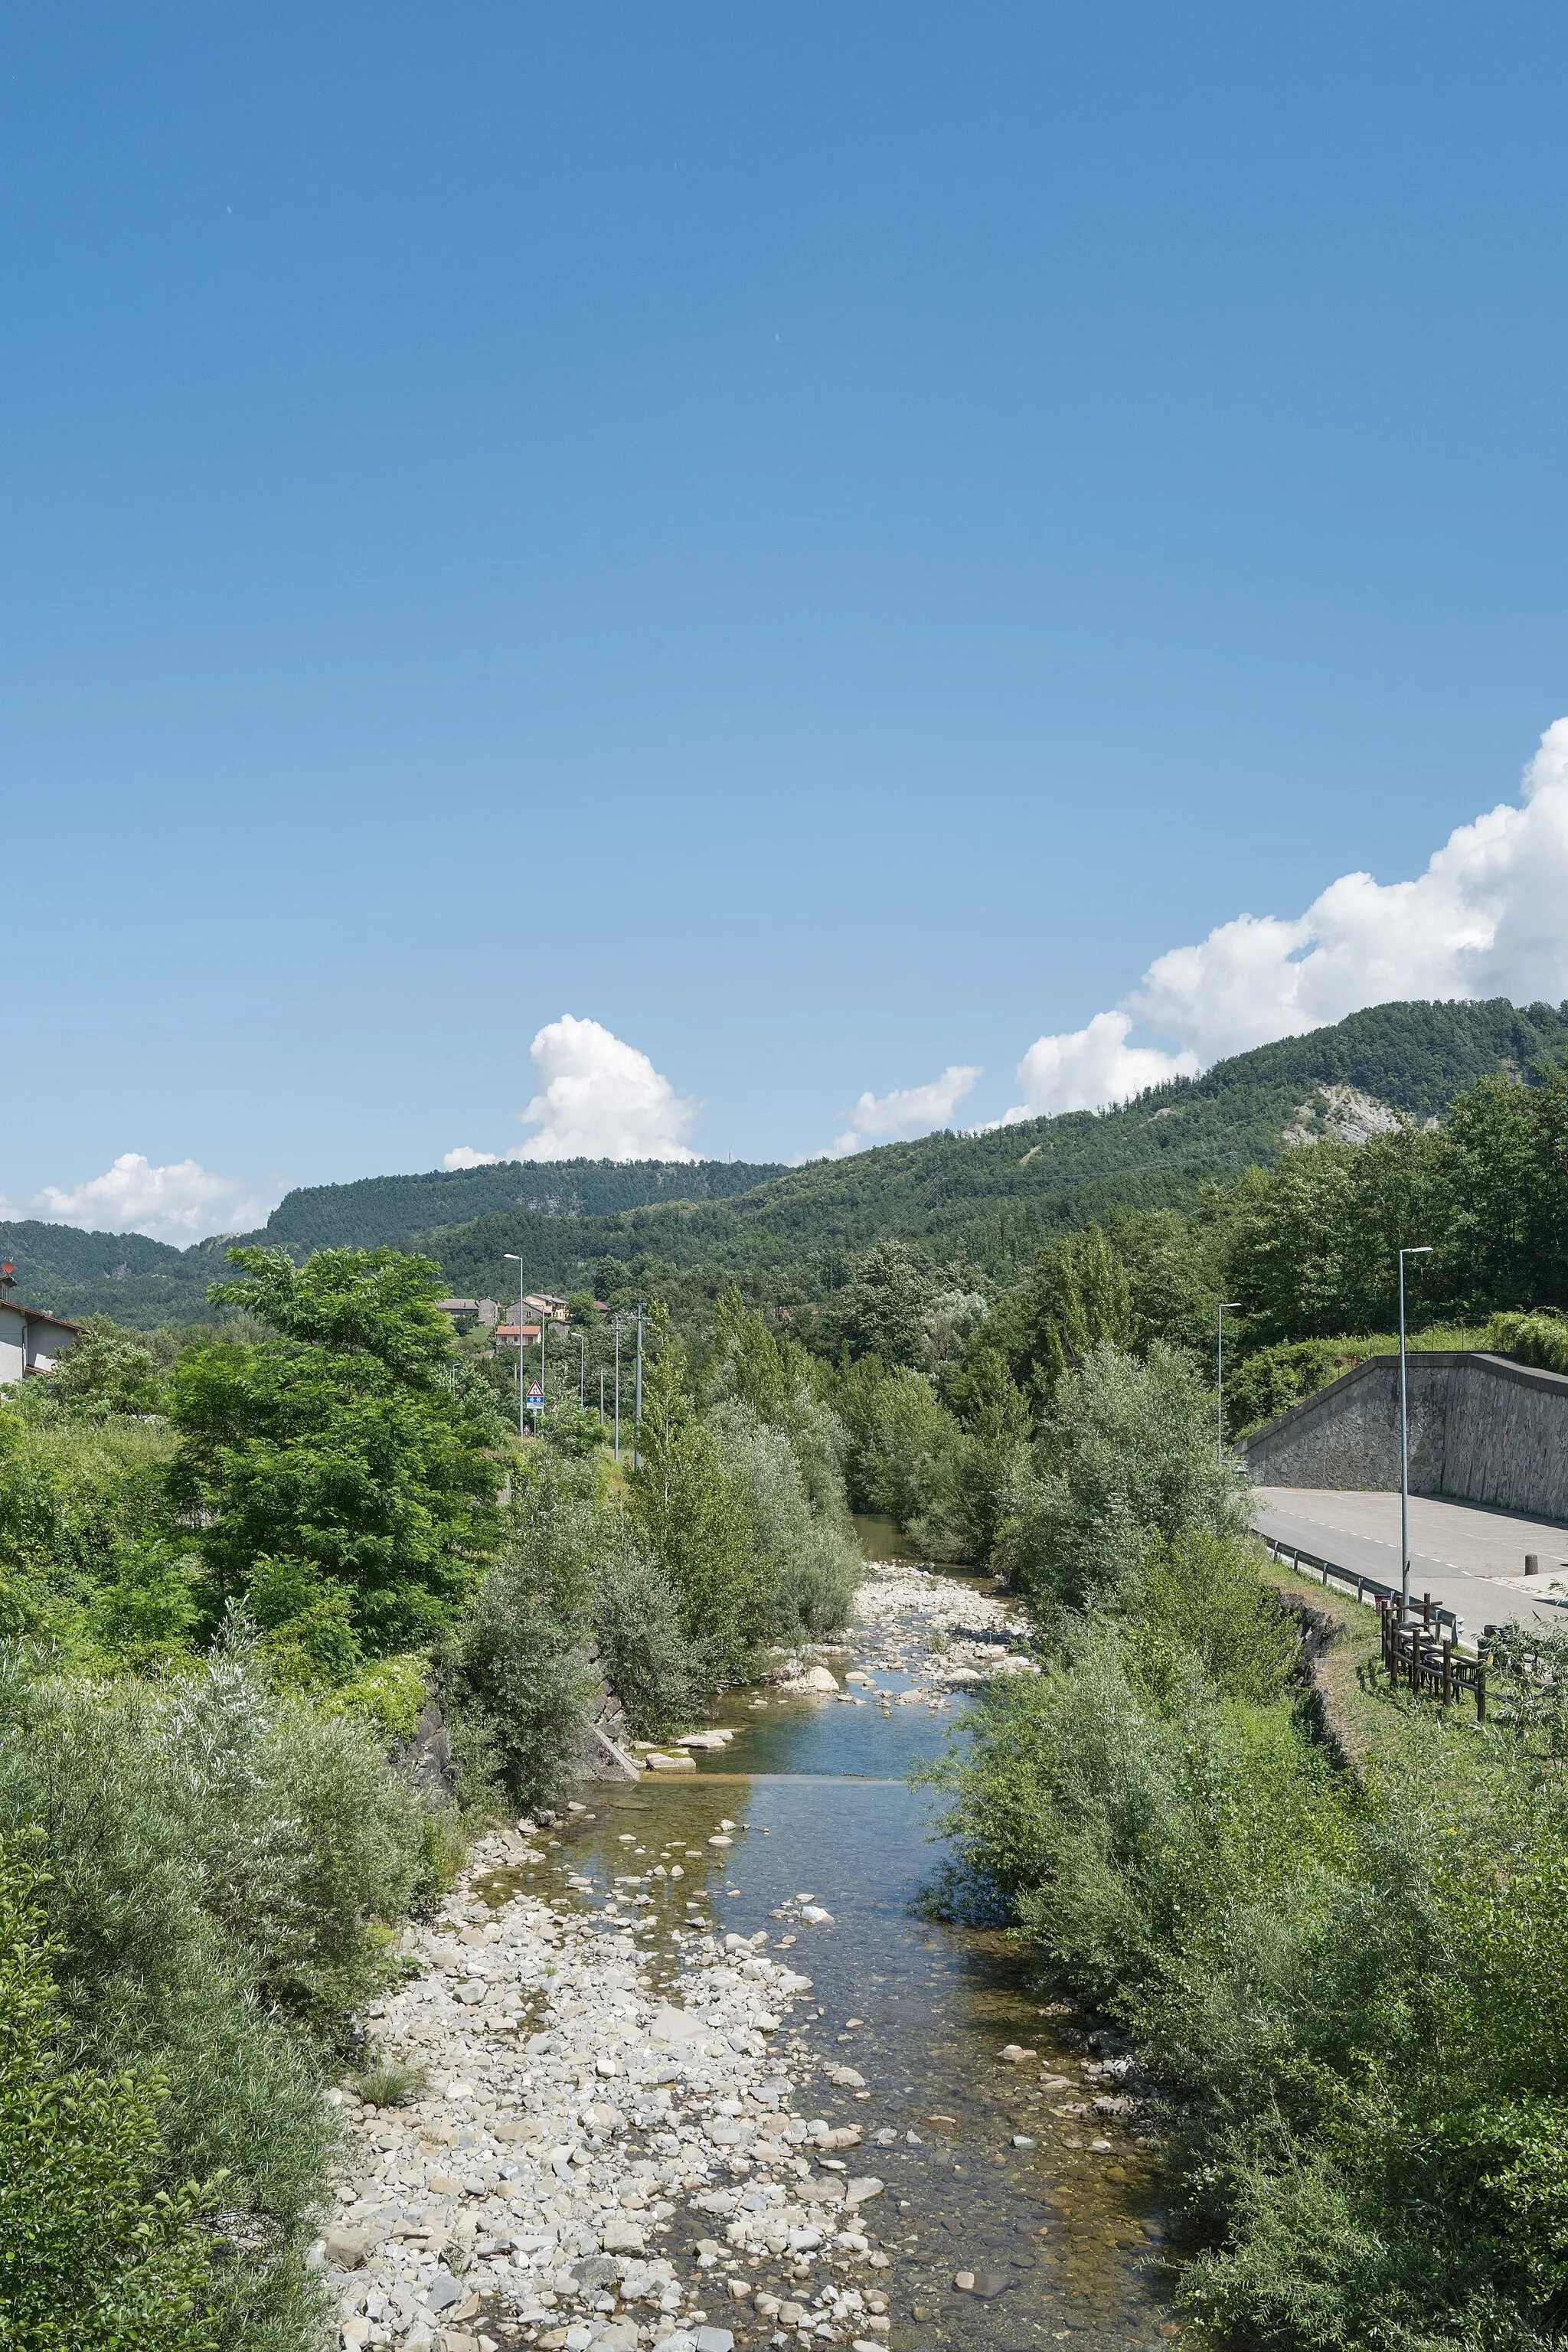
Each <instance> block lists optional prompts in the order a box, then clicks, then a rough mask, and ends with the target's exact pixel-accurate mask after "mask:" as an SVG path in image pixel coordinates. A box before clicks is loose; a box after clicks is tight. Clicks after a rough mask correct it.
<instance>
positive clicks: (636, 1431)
mask: <svg viewBox="0 0 1568 2352" xmlns="http://www.w3.org/2000/svg"><path fill="white" fill-rule="evenodd" d="M641 1436H642V1300H641V1299H640V1298H639V1299H638V1300H637V1417H636V1419H635V1420H634V1422H633V1423H632V1468H633V1469H634V1470H640V1469H641V1468H642V1454H641V1453H640V1451H639V1450H638V1441H639V1439H640V1438H641Z"/></svg>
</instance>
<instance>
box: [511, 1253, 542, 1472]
mask: <svg viewBox="0 0 1568 2352" xmlns="http://www.w3.org/2000/svg"><path fill="white" fill-rule="evenodd" d="M501 1255H502V1257H504V1258H505V1259H507V1261H508V1262H509V1264H510V1265H515V1266H516V1268H517V1433H518V1435H519V1436H520V1437H526V1436H527V1435H528V1425H527V1420H526V1415H527V1411H528V1408H527V1406H526V1405H525V1404H524V1402H523V1399H524V1398H525V1397H526V1396H527V1394H528V1391H527V1390H526V1389H525V1388H524V1386H523V1384H522V1260H521V1258H520V1257H519V1256H518V1255H517V1252H516V1251H515V1250H502V1252H501ZM541 1341H542V1334H541ZM543 1362H544V1357H543V1352H542V1346H541V1354H540V1365H541V1368H542V1367H543Z"/></svg>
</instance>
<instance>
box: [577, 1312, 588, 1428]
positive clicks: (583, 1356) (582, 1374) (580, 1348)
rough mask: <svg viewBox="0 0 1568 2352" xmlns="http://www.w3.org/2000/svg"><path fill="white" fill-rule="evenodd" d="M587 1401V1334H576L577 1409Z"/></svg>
mask: <svg viewBox="0 0 1568 2352" xmlns="http://www.w3.org/2000/svg"><path fill="white" fill-rule="evenodd" d="M587 1402H588V1335H587V1333H586V1332H585V1331H579V1332H578V1334H577V1403H578V1407H579V1410H581V1408H582V1407H583V1406H584V1405H585V1404H586V1403H587Z"/></svg>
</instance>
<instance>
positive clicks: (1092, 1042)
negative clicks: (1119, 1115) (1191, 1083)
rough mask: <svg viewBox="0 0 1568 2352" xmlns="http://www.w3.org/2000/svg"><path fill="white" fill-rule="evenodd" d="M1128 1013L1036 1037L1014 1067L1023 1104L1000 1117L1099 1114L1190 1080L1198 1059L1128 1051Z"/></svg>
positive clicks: (1139, 1048)
mask: <svg viewBox="0 0 1568 2352" xmlns="http://www.w3.org/2000/svg"><path fill="white" fill-rule="evenodd" d="M1131 1027H1132V1016H1131V1013H1096V1014H1095V1016H1094V1018H1093V1020H1092V1021H1091V1022H1089V1025H1088V1026H1087V1028H1083V1029H1068V1030H1066V1031H1064V1032H1063V1033H1062V1034H1061V1035H1059V1036H1056V1037H1037V1038H1036V1040H1035V1042H1034V1044H1033V1045H1031V1046H1030V1048H1029V1050H1028V1052H1027V1053H1026V1055H1025V1056H1024V1058H1023V1060H1022V1061H1021V1062H1020V1063H1019V1065H1018V1076H1019V1078H1020V1079H1021V1081H1022V1082H1023V1087H1024V1100H1023V1102H1022V1103H1020V1104H1018V1105H1017V1106H1016V1108H1014V1109H1012V1110H1010V1111H1008V1113H1007V1114H1006V1117H1005V1119H1004V1120H1003V1125H1004V1126H1007V1125H1009V1124H1011V1122H1012V1121H1014V1120H1015V1119H1020V1118H1039V1116H1040V1114H1041V1113H1042V1112H1043V1111H1058V1110H1099V1109H1100V1108H1101V1107H1102V1106H1103V1105H1104V1104H1106V1103H1113V1102H1125V1101H1126V1100H1127V1098H1128V1097H1129V1096H1130V1095H1136V1094H1142V1091H1143V1088H1144V1087H1157V1086H1159V1085H1160V1084H1161V1082H1162V1081H1163V1079H1165V1078H1178V1077H1186V1076H1193V1075H1194V1074H1195V1072H1196V1070H1197V1068H1198V1057H1197V1055H1195V1054H1194V1053H1193V1052H1191V1051H1190V1050H1187V1049H1184V1051H1183V1052H1181V1053H1179V1054H1163V1053H1162V1052H1161V1051H1160V1049H1159V1048H1158V1046H1155V1045H1129V1044H1128V1042H1127V1039H1128V1036H1129V1034H1130V1033H1131Z"/></svg>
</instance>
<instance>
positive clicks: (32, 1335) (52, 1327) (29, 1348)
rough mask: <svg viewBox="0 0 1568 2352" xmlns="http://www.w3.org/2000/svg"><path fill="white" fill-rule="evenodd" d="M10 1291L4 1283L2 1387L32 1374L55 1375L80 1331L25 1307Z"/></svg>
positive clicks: (0, 1288)
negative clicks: (52, 1373)
mask: <svg viewBox="0 0 1568 2352" xmlns="http://www.w3.org/2000/svg"><path fill="white" fill-rule="evenodd" d="M9 1291H10V1285H9V1284H8V1283H0V1388H4V1387H5V1386H6V1385H7V1384H8V1383H9V1382H10V1381H20V1380H26V1377H27V1375H28V1374H29V1373H30V1372H52V1371H53V1370H54V1369H55V1366H56V1365H57V1364H58V1362H59V1360H60V1358H61V1357H62V1356H63V1355H64V1354H65V1351H66V1349H68V1347H69V1346H70V1343H71V1341H72V1340H73V1339H75V1338H76V1335H77V1332H78V1330H79V1328H80V1327H79V1325H78V1324H75V1323H67V1322H65V1321H64V1320H63V1319H62V1318H60V1317H59V1316H58V1315H45V1314H43V1313H41V1312H40V1310H39V1309H38V1308H37V1307H24V1306H23V1305H22V1304H21V1302H20V1300H19V1299H16V1298H13V1297H10V1296H9Z"/></svg>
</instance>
